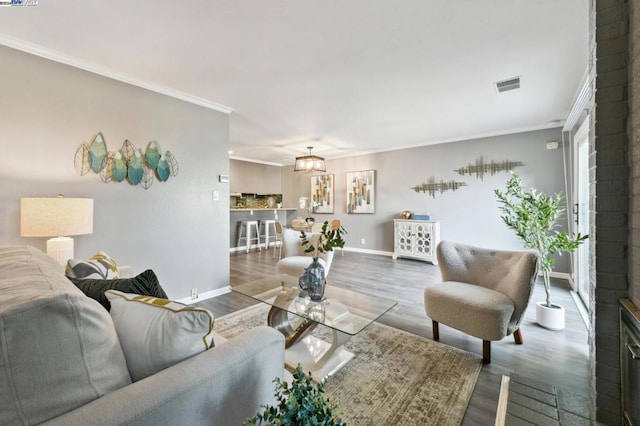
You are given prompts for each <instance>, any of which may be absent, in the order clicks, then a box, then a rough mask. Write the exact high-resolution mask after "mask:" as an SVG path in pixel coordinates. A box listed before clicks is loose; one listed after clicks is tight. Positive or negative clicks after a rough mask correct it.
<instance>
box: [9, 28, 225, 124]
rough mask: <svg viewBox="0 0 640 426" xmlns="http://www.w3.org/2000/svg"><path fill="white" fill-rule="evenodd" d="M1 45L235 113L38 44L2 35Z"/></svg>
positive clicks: (192, 102)
mask: <svg viewBox="0 0 640 426" xmlns="http://www.w3.org/2000/svg"><path fill="white" fill-rule="evenodd" d="M0 44H1V45H3V46H7V47H10V48H12V49H16V50H20V51H22V52H26V53H29V54H32V55H35V56H39V57H41V58H45V59H49V60H51V61H54V62H59V63H61V64H64V65H69V66H71V67H74V68H79V69H81V70H84V71H89V72H91V73H94V74H98V75H101V76H103V77H107V78H110V79H113V80H117V81H121V82H123V83H127V84H131V85H132V86H136V87H140V88H143V89H146V90H150V91H152V92H156V93H160V94H162V95H166V96H169V97H171V98H175V99H179V100H181V101H185V102H188V103H191V104H194V105H199V106H201V107H205V108H208V109H212V110H215V111H218V112H222V113H225V114H231V113H232V112H233V109H232V108H229V107H227V106H225V105H221V104H218V103H215V102H212V101H210V100H207V99H204V98H200V97H197V96H194V95H190V94H189V93H185V92H181V91H179V90H174V89H171V88H169V87H166V86H162V85H159V84H155V83H152V82H150V81H146V80H141V79H138V78H135V77H132V76H129V75H126V74H121V73H119V72H116V71H114V70H111V69H109V68H106V67H103V66H101V65H98V64H94V63H91V62H88V61H84V60H82V59H79V58H76V57H73V56H69V55H65V54H64V53H61V52H58V51H55V50H52V49H48V48H46V47H43V46H39V45H37V44H33V43H28V42H26V41H24V40H20V39H16V38H13V37H11V36H9V35H7V34H2V33H0Z"/></svg>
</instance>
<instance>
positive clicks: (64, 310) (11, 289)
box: [0, 246, 284, 425]
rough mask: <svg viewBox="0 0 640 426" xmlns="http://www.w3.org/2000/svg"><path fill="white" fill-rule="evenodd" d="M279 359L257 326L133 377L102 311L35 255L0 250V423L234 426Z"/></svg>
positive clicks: (276, 372) (270, 333) (275, 340)
mask: <svg viewBox="0 0 640 426" xmlns="http://www.w3.org/2000/svg"><path fill="white" fill-rule="evenodd" d="M214 329H215V327H214ZM283 365H284V340H283V337H282V335H281V334H280V333H279V332H277V331H275V330H273V329H271V328H269V327H259V328H256V329H253V330H251V331H249V332H247V333H244V334H243V335H241V336H239V337H237V338H235V339H232V340H229V341H226V342H224V343H219V344H216V346H215V347H214V348H212V349H209V350H207V351H205V352H202V353H200V354H199V355H196V356H193V357H191V358H189V359H187V360H184V361H182V362H179V363H178V364H175V365H173V366H171V367H169V368H167V369H165V370H162V371H160V372H158V373H156V374H154V375H152V376H149V377H147V378H145V379H142V380H140V381H138V382H135V383H132V381H131V378H130V375H129V372H128V370H127V365H126V361H125V358H124V355H123V353H122V349H121V347H120V343H119V341H118V336H117V334H116V331H115V329H114V326H113V322H112V320H111V316H110V315H109V313H108V312H107V311H106V310H105V309H104V308H103V307H102V306H101V305H100V304H98V303H97V302H96V301H94V300H93V299H90V298H88V297H86V296H85V295H84V293H82V292H81V291H80V290H78V289H77V288H76V287H75V286H74V285H73V284H72V283H71V282H70V281H69V280H67V279H66V277H65V276H64V273H63V270H62V267H61V266H60V265H59V264H58V263H57V262H56V261H55V260H53V259H51V258H49V257H48V256H46V255H45V254H44V253H42V252H40V251H39V250H37V249H34V248H32V247H27V246H21V247H0V424H1V425H32V424H41V423H42V424H47V425H119V424H131V425H239V424H242V422H243V421H244V420H245V419H246V418H247V417H249V416H252V415H253V414H255V412H257V411H258V410H259V408H260V407H259V406H260V404H264V403H268V404H273V403H274V401H273V398H274V397H273V390H274V384H273V379H274V378H275V377H282V375H283Z"/></svg>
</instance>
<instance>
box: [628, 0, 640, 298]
mask: <svg viewBox="0 0 640 426" xmlns="http://www.w3.org/2000/svg"><path fill="white" fill-rule="evenodd" d="M630 4H631V7H630V13H629V24H630V26H629V27H630V31H629V109H630V111H629V112H630V114H629V154H628V155H629V173H630V180H629V297H630V298H631V300H632V301H633V303H635V304H636V306H640V1H637V0H634V1H631V3H630Z"/></svg>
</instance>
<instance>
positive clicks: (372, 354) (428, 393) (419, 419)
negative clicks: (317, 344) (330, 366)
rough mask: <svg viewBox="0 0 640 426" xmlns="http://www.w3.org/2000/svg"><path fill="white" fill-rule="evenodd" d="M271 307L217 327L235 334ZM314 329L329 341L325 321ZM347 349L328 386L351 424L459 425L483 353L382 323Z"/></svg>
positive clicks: (217, 323) (328, 392) (229, 319)
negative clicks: (344, 361)
mask: <svg viewBox="0 0 640 426" xmlns="http://www.w3.org/2000/svg"><path fill="white" fill-rule="evenodd" d="M267 311H268V306H267V305H265V304H259V305H256V306H252V307H249V308H246V309H243V310H241V311H238V312H234V313H232V314H229V315H226V316H224V317H221V318H216V320H215V324H214V330H215V331H216V332H217V333H219V334H220V335H222V336H224V337H226V338H229V339H231V338H233V337H235V336H237V335H238V334H241V333H242V332H244V331H245V330H248V329H250V328H253V327H257V326H259V325H264V324H266V323H267V320H266V318H267ZM322 329H324V330H325V331H324V332H323V330H322ZM312 334H313V335H315V336H316V337H319V338H322V339H324V340H327V341H328V336H329V333H327V332H326V327H318V328H316V330H314V332H313V333H312ZM346 349H347V350H349V351H351V352H353V353H354V354H355V357H354V358H353V359H352V360H351V361H350V362H349V363H348V364H347V365H346V366H344V367H343V368H342V369H341V370H340V371H338V372H337V373H336V374H335V375H333V376H331V377H330V378H329V379H328V380H327V385H326V387H325V390H326V395H327V396H328V397H329V399H330V400H331V401H334V402H337V403H338V405H339V407H338V414H339V415H340V417H341V418H342V419H343V420H344V421H345V422H346V423H347V424H348V425H350V426H355V425H376V426H378V425H459V424H460V423H461V422H462V418H463V416H464V413H465V410H466V409H467V404H468V403H469V399H470V398H471V393H472V392H473V388H474V386H475V384H476V380H477V379H478V374H479V373H480V369H481V367H482V360H481V357H480V356H479V355H476V354H472V353H469V352H465V351H462V350H460V349H456V348H452V347H450V346H446V345H443V344H440V343H437V342H434V341H432V340H428V339H425V338H422V337H419V336H416V335H413V334H410V333H406V332H404V331H402V330H398V329H395V328H392V327H388V326H386V325H383V324H378V323H373V324H371V325H370V326H369V327H367V328H366V329H365V330H363V331H362V332H361V333H359V334H357V335H356V336H354V337H352V338H351V340H350V341H349V342H348V343H347V344H346Z"/></svg>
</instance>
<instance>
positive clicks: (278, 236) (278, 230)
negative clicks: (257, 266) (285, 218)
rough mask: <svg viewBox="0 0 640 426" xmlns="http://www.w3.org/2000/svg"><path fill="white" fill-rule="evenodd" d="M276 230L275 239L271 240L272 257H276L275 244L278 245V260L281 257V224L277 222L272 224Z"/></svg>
mask: <svg viewBox="0 0 640 426" xmlns="http://www.w3.org/2000/svg"><path fill="white" fill-rule="evenodd" d="M274 225H275V226H274V227H275V230H276V240H275V241H274V242H273V257H274V258H275V257H276V246H278V260H279V259H280V258H281V257H282V224H281V223H280V222H277V221H276V223H275V224H274Z"/></svg>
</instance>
